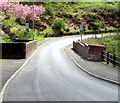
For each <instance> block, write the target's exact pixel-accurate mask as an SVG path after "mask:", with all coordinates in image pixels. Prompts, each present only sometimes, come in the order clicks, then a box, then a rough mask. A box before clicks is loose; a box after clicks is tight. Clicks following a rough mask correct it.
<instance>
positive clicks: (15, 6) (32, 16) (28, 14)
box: [0, 0, 45, 23]
mask: <svg viewBox="0 0 120 103" xmlns="http://www.w3.org/2000/svg"><path fill="white" fill-rule="evenodd" d="M43 11H45V9H44V7H43V6H42V5H41V6H36V5H31V6H28V5H23V4H19V3H9V2H8V1H7V0H5V1H3V0H2V1H1V0H0V14H3V13H5V14H6V12H7V13H10V14H13V15H14V16H15V17H16V18H20V19H22V22H24V23H25V22H27V21H29V20H36V19H39V18H40V15H41V13H42V12H43Z"/></svg>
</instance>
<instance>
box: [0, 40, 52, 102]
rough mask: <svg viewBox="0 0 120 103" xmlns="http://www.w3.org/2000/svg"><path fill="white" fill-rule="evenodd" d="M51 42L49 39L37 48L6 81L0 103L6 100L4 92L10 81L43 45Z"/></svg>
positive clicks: (0, 92) (0, 94) (1, 92)
mask: <svg viewBox="0 0 120 103" xmlns="http://www.w3.org/2000/svg"><path fill="white" fill-rule="evenodd" d="M49 40H51V39H48V41H45V42H44V43H42V44H41V45H40V46H38V47H37V48H36V50H35V51H34V52H33V53H32V55H31V56H30V57H29V58H28V59H27V60H26V61H25V63H23V65H22V66H21V67H20V68H19V69H18V70H17V71H16V72H15V73H14V74H13V75H12V76H11V77H10V78H9V79H8V80H7V81H6V83H5V84H4V86H3V87H2V89H1V91H0V103H2V102H3V99H4V92H5V90H6V88H7V86H8V84H9V83H10V81H11V80H12V79H13V78H14V77H15V76H16V75H17V74H18V73H19V72H20V71H21V70H22V69H23V67H24V66H25V65H26V64H27V63H28V62H29V61H30V59H31V58H32V57H33V56H34V54H35V53H36V52H37V51H38V49H39V48H40V47H41V46H42V45H43V44H46V43H47V42H49Z"/></svg>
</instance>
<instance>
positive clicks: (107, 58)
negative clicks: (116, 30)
mask: <svg viewBox="0 0 120 103" xmlns="http://www.w3.org/2000/svg"><path fill="white" fill-rule="evenodd" d="M107 64H109V52H107Z"/></svg>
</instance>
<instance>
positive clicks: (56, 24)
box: [52, 18, 65, 31]
mask: <svg viewBox="0 0 120 103" xmlns="http://www.w3.org/2000/svg"><path fill="white" fill-rule="evenodd" d="M52 29H56V30H58V31H61V30H64V29H65V21H64V20H63V19H60V18H57V19H54V20H53V25H52Z"/></svg>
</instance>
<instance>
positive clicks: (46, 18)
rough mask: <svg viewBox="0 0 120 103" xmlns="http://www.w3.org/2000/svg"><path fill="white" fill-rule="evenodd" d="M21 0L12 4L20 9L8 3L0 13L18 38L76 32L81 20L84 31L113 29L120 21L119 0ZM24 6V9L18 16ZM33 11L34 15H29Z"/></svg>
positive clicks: (36, 37) (115, 28) (3, 20)
mask: <svg viewBox="0 0 120 103" xmlns="http://www.w3.org/2000/svg"><path fill="white" fill-rule="evenodd" d="M21 4H22V5H21V6H20V5H19V4H15V5H17V6H18V7H19V8H20V9H19V12H17V9H15V11H14V12H13V11H12V9H11V10H9V9H8V10H7V7H9V6H6V8H4V10H3V11H4V12H5V13H4V14H2V13H1V14H0V17H1V15H2V16H3V19H2V25H4V26H6V27H7V28H8V29H9V30H10V31H11V32H12V33H14V34H15V35H16V37H17V38H20V39H26V38H27V37H28V39H33V38H35V39H38V38H39V39H38V40H41V39H44V37H48V36H62V35H63V33H72V32H79V25H80V24H81V23H84V27H85V31H101V30H103V31H104V30H105V29H107V30H112V31H113V30H117V29H118V27H119V25H120V22H119V21H118V20H119V12H118V2H107V3H105V2H94V3H93V2H34V4H35V6H33V2H21ZM119 4H120V3H119ZM17 6H14V8H16V7H17ZM33 7H34V9H35V10H33ZM23 8H24V9H26V12H24V13H23V14H24V15H23V14H22V15H21V16H20V18H18V16H19V15H20V12H21V11H24V9H23ZM6 11H7V12H6ZM33 11H34V12H35V13H34V14H35V15H34V16H35V18H32V17H33V14H32V13H33ZM21 13H22V12H21ZM15 15H18V16H15ZM25 22H28V23H29V25H30V29H29V33H27V32H26V28H25ZM33 28H34V29H33ZM27 35H28V36H27Z"/></svg>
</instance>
